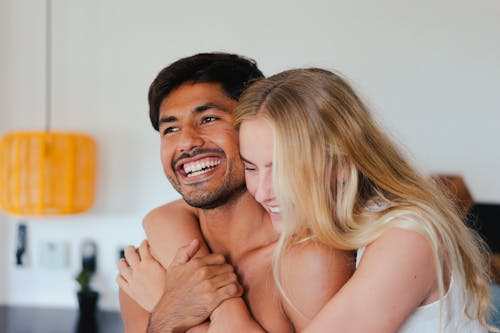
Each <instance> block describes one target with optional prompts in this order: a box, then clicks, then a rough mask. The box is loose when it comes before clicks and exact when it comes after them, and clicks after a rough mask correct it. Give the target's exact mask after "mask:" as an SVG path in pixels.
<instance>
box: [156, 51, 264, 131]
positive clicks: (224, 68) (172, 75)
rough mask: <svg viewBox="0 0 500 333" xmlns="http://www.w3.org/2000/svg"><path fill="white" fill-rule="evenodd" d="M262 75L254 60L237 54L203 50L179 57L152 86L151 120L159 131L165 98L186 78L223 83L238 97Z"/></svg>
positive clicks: (163, 71) (195, 81)
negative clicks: (161, 109)
mask: <svg viewBox="0 0 500 333" xmlns="http://www.w3.org/2000/svg"><path fill="white" fill-rule="evenodd" d="M262 77H264V75H263V74H262V72H261V71H260V70H259V69H258V68H257V64H256V63H255V61H254V60H252V59H249V58H245V57H242V56H239V55H236V54H228V53H199V54H196V55H194V56H191V57H187V58H182V59H179V60H177V61H176V62H174V63H172V64H171V65H169V66H168V67H165V68H164V69H162V70H161V71H160V73H158V75H157V76H156V78H155V80H154V81H153V83H151V86H150V87H149V94H148V101H149V118H150V119H151V124H152V125H153V127H154V128H155V129H156V130H157V131H158V127H159V124H158V123H159V114H160V105H161V102H162V101H163V99H165V97H167V96H168V95H169V94H170V93H171V92H172V91H173V90H174V89H176V88H178V87H179V86H181V85H182V84H184V83H186V82H192V83H220V84H221V86H222V89H223V91H224V93H225V94H226V95H227V96H228V97H230V98H232V99H234V100H238V98H239V97H240V95H241V93H242V92H243V90H244V89H245V88H246V87H247V86H248V85H249V84H250V83H251V82H253V81H255V80H257V79H260V78H262Z"/></svg>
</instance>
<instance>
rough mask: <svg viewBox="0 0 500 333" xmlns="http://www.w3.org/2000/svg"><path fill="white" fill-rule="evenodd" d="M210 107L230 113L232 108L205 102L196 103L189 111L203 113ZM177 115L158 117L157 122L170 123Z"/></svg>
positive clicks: (175, 119) (210, 108)
mask: <svg viewBox="0 0 500 333" xmlns="http://www.w3.org/2000/svg"><path fill="white" fill-rule="evenodd" d="M212 109H216V110H219V111H222V112H225V113H231V112H232V110H228V109H227V108H225V107H223V106H221V105H219V104H217V103H211V102H210V103H205V104H202V105H198V106H197V107H195V108H194V109H193V110H192V111H191V112H192V113H194V114H199V113H203V112H205V111H207V110H212ZM177 120H178V119H177V117H176V116H166V117H162V118H160V121H159V124H160V125H161V124H163V123H172V122H174V121H177Z"/></svg>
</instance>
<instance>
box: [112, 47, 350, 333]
mask: <svg viewBox="0 0 500 333" xmlns="http://www.w3.org/2000/svg"><path fill="white" fill-rule="evenodd" d="M260 77H262V73H261V72H260V71H259V70H258V68H257V67H256V65H255V63H254V62H253V61H250V60H248V59H245V58H243V57H239V56H236V55H229V54H222V53H212V54H198V55H195V56H192V57H188V58H184V59H181V60H178V61H177V62H175V63H173V64H171V65H170V66H168V67H166V68H165V69H163V70H162V71H161V72H160V73H159V74H158V76H157V78H156V79H155V81H154V82H153V83H152V85H151V87H150V91H149V104H150V118H151V122H152V124H153V127H154V128H155V129H156V130H158V131H159V132H160V137H161V160H162V165H163V168H164V172H165V174H166V176H167V178H168V179H169V181H170V183H171V184H172V185H173V186H174V188H175V189H176V190H177V191H178V192H179V193H180V194H181V195H182V197H183V200H179V201H176V202H173V203H170V204H167V205H164V206H161V207H159V208H156V209H155V210H153V211H152V212H151V213H149V214H148V215H147V216H146V217H145V219H144V221H143V226H144V229H145V231H146V234H147V237H148V241H149V244H150V246H151V252H152V254H153V255H154V257H155V258H156V259H157V260H158V261H159V262H160V263H161V264H162V266H163V267H169V266H168V265H169V264H170V263H171V262H172V260H173V258H174V255H175V253H176V251H177V249H178V248H179V247H181V246H183V245H185V244H187V243H189V242H190V241H191V240H192V239H193V238H194V237H193V235H195V236H196V235H200V233H201V236H202V242H201V248H200V250H198V252H197V253H196V255H198V256H199V257H200V258H199V259H198V260H197V261H195V264H191V263H192V261H190V262H188V263H186V262H187V261H188V260H187V257H189V256H190V255H186V260H184V261H182V260H180V261H179V259H178V257H176V259H175V260H174V264H175V265H172V266H170V267H169V269H168V273H167V278H166V279H167V281H166V282H165V281H164V280H161V279H160V280H161V281H160V282H159V283H160V284H161V283H165V284H166V288H165V292H164V294H163V296H162V298H161V300H160V301H159V304H158V305H157V306H156V307H154V311H153V314H152V316H151V320H150V323H149V330H150V332H171V331H184V330H187V329H189V328H193V330H195V329H196V327H198V328H202V327H203V324H202V325H199V324H201V323H202V322H203V321H204V320H205V319H206V318H208V316H209V315H210V313H211V312H212V310H213V308H215V307H216V306H217V305H219V304H220V303H221V302H222V301H224V302H223V303H222V304H221V305H220V306H219V307H218V308H217V317H218V318H226V319H227V320H233V319H234V318H233V317H232V314H234V313H238V318H239V319H238V320H241V322H242V323H243V324H245V325H247V326H242V327H246V328H245V330H244V331H248V330H249V328H248V327H254V328H257V329H258V328H259V325H260V326H261V327H262V328H263V329H264V330H265V331H267V332H292V331H294V330H295V331H300V329H299V328H300V327H302V326H304V325H305V322H306V321H305V320H304V318H303V316H301V315H303V313H300V312H297V311H296V309H295V308H294V307H293V306H290V305H289V304H288V303H287V302H286V301H284V298H283V295H282V294H281V293H280V291H279V290H278V287H277V286H276V284H275V283H274V279H273V275H272V267H271V263H272V255H273V250H274V247H275V245H276V241H277V239H278V237H279V235H278V234H277V233H276V232H275V230H274V229H273V227H272V224H271V223H270V219H269V216H268V214H267V212H266V211H265V210H264V209H263V208H262V207H261V206H260V205H259V204H258V203H256V202H255V200H254V199H253V198H252V196H251V195H250V194H249V193H248V192H247V191H246V187H245V180H244V168H243V164H242V162H241V160H240V157H239V149H238V134H237V132H236V131H235V129H234V128H233V125H232V115H231V113H232V110H233V109H234V107H235V106H236V101H237V99H238V98H239V95H240V94H241V92H242V91H243V89H244V88H245V87H246V86H247V85H248V84H249V83H251V81H253V80H255V79H258V78H260ZM190 206H191V207H190ZM195 248H196V245H194V246H191V249H190V250H189V251H187V252H190V251H191V252H194V249H195ZM318 251H319V252H322V253H324V252H325V250H324V249H319V250H318V249H315V250H313V253H315V252H318ZM131 252H133V251H132V250H131V249H130V248H129V249H127V253H126V254H127V258H134V259H133V260H129V261H132V262H129V265H130V267H126V269H120V272H123V271H127V272H128V273H127V274H126V275H128V277H125V278H124V277H123V276H122V277H121V279H123V280H122V283H121V284H120V286H121V287H122V289H123V288H125V289H126V290H127V291H128V292H129V293H131V294H134V292H133V291H132V290H133V288H132V287H130V286H129V285H133V280H134V278H133V274H134V272H139V269H138V267H143V266H141V260H142V263H147V262H150V260H149V257H148V249H147V244H144V243H143V244H142V245H141V248H140V249H139V254H140V258H139V256H137V255H136V254H135V253H131ZM209 252H213V253H217V254H219V257H214V255H211V256H207V254H208V253H209ZM181 255H182V253H181ZM220 255H223V257H222V256H220ZM224 259H225V260H227V262H228V263H229V264H231V265H232V266H234V267H235V270H236V272H237V274H238V277H239V278H240V283H241V285H242V286H243V288H244V300H245V302H246V305H248V307H249V311H250V313H249V314H248V317H245V318H240V317H239V316H240V314H241V312H239V310H240V309H241V307H242V306H243V307H244V306H245V304H244V303H243V302H242V299H241V298H233V299H229V300H226V299H228V298H230V297H234V296H238V291H237V289H235V288H230V286H231V285H233V287H234V284H231V272H229V271H228V268H227V265H225V264H224ZM327 260H329V262H328V263H329V264H327V265H321V266H318V265H314V264H312V266H314V267H309V265H308V262H309V261H306V262H305V263H301V265H300V266H299V265H298V266H297V267H298V268H297V269H295V268H294V269H291V272H292V274H297V276H299V277H301V276H302V275H303V279H302V280H305V279H307V278H308V277H309V274H311V273H312V274H315V273H320V274H315V275H318V276H315V277H314V279H315V280H316V281H320V280H321V281H320V283H317V284H316V285H317V286H322V287H321V288H315V287H314V285H313V286H311V287H310V288H309V289H307V290H306V291H304V295H305V294H307V295H306V296H307V297H304V298H307V301H305V302H299V303H300V304H299V306H300V307H301V309H300V310H304V312H305V313H306V314H307V315H314V314H315V313H317V311H319V309H320V308H321V306H322V305H323V304H324V303H325V302H326V301H327V300H328V299H330V297H331V296H332V295H333V294H334V293H335V292H336V291H337V290H338V289H339V288H340V286H341V285H342V284H339V282H338V281H342V283H343V282H345V281H346V280H347V278H348V277H349V275H350V273H346V270H345V269H344V270H343V269H337V268H336V267H335V263H337V260H338V258H329V259H327ZM176 261H177V263H176ZM121 265H125V263H122V264H121ZM144 267H145V266H144ZM148 267H154V265H153V266H148ZM207 267H208V268H207ZM310 268H311V269H314V270H315V271H312V272H311V269H310ZM208 269H210V270H212V271H211V272H210V274H209V273H207V272H208ZM200 271H202V272H205V273H204V276H203V278H207V274H209V275H210V276H209V277H210V278H212V280H213V279H216V278H215V276H218V277H224V278H217V279H218V281H222V279H224V282H220V283H221V284H223V285H222V286H221V287H220V288H218V289H217V288H216V289H217V290H223V292H220V293H219V294H218V295H217V296H213V295H214V294H213V293H211V294H210V295H212V296H211V297H208V298H207V299H208V300H207V301H205V299H204V298H203V297H200V294H199V293H197V292H198V290H199V289H197V288H194V286H195V284H196V285H197V286H199V285H207V283H205V284H203V283H202V282H201V280H203V279H202V278H200V279H197V280H196V279H195V278H196V277H198V276H202V275H203V274H198V273H196V272H200ZM179 272H181V273H179ZM300 274H302V275H300ZM122 275H123V274H122ZM138 275H140V274H138ZM147 275H148V274H144V276H147ZM150 275H153V274H150ZM174 277H177V278H174ZM188 277H194V278H192V279H189V278H188ZM118 280H119V281H120V277H119V278H118ZM195 280H196V281H195ZM295 280H297V281H301V279H300V278H298V279H295ZM124 281H125V282H124ZM151 284H154V283H146V282H145V283H143V286H144V288H145V289H147V288H149V287H148V286H149V285H151ZM136 285H138V284H136ZM324 286H327V287H326V288H325V287H324ZM224 288H226V289H224ZM290 288H292V289H293V285H291V286H290ZM301 290H302V289H301ZM190 295H192V296H190ZM294 296H295V295H294ZM158 298H159V297H158ZM298 298H299V299H300V297H298ZM135 299H136V300H138V298H137V297H136V298H135ZM120 303H121V308H122V314H123V319H124V323H125V331H126V332H127V333H129V332H141V333H142V332H146V330H147V326H148V320H149V317H150V315H149V312H148V311H146V310H144V309H142V308H141V307H140V306H139V305H138V304H137V303H135V302H134V301H133V300H132V299H131V298H130V297H128V296H127V295H126V294H125V293H124V292H123V291H122V290H121V291H120ZM146 308H148V310H149V311H152V310H153V306H146ZM200 308H203V311H201V314H200V311H199V309H200ZM235 311H237V312H235ZM253 319H255V320H256V321H257V322H258V324H259V325H257V323H256V322H255V321H253ZM248 325H249V326H248ZM252 325H253V326H252ZM204 327H205V328H206V325H205V326H204Z"/></svg>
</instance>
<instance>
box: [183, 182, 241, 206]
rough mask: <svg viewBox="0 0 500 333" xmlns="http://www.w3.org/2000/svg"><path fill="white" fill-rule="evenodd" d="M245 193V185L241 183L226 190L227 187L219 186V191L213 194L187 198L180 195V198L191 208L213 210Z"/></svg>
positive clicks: (204, 193) (206, 193)
mask: <svg viewBox="0 0 500 333" xmlns="http://www.w3.org/2000/svg"><path fill="white" fill-rule="evenodd" d="M245 191H246V184H245V182H243V183H242V184H240V185H239V186H237V187H233V188H228V187H227V186H221V187H220V188H219V189H217V190H216V191H213V192H210V193H209V192H203V193H201V194H200V195H198V196H195V197H194V196H191V197H188V196H186V195H184V194H183V193H181V195H182V198H183V199H184V201H186V203H187V204H188V205H190V206H192V207H196V208H200V209H214V208H218V207H220V206H222V205H225V204H227V203H229V202H231V201H233V200H235V199H236V198H238V197H239V196H240V194H242V193H244V192H245Z"/></svg>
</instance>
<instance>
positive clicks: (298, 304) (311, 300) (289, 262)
mask: <svg viewBox="0 0 500 333" xmlns="http://www.w3.org/2000/svg"><path fill="white" fill-rule="evenodd" d="M354 269H355V255H354V253H352V252H347V251H340V250H336V249H333V248H331V247H329V246H327V245H324V244H322V243H320V242H317V241H313V240H309V241H305V242H301V243H298V244H294V245H293V246H292V247H290V248H288V249H287V250H285V253H284V256H283V261H282V265H281V270H280V273H281V280H282V285H283V288H284V290H285V293H286V297H282V298H283V301H282V304H283V307H284V309H285V312H286V313H287V316H288V317H289V318H290V320H291V321H292V323H293V325H294V327H295V329H296V331H297V332H300V331H301V330H302V329H303V328H304V327H305V326H306V325H307V324H308V323H309V319H310V318H313V317H314V316H315V315H316V314H317V313H318V312H319V311H320V309H321V308H322V307H323V306H324V305H325V304H326V303H327V302H328V301H329V300H330V299H331V298H332V297H333V296H334V295H335V294H336V293H337V291H338V290H339V289H340V288H341V287H342V286H343V285H344V284H345V283H346V282H347V281H348V280H349V278H350V277H351V276H352V274H353V273H354ZM290 301H291V304H290Z"/></svg>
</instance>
